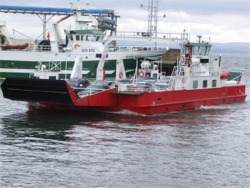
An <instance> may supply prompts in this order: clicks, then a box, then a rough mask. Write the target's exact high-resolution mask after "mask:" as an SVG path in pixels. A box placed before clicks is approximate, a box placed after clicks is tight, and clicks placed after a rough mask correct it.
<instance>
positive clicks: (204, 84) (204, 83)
mask: <svg viewBox="0 0 250 188" xmlns="http://www.w3.org/2000/svg"><path fill="white" fill-rule="evenodd" d="M203 88H207V80H203Z"/></svg>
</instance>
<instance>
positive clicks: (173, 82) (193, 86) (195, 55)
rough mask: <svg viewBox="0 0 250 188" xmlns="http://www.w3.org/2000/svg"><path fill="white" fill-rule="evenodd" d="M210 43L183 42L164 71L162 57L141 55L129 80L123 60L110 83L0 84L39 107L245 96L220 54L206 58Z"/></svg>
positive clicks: (162, 106)
mask: <svg viewBox="0 0 250 188" xmlns="http://www.w3.org/2000/svg"><path fill="white" fill-rule="evenodd" d="M210 48H211V44H210V43H208V42H203V41H201V40H200V38H199V41H198V42H195V43H192V42H185V43H183V44H182V47H181V55H180V60H179V61H177V66H175V67H174V69H173V71H172V74H171V75H168V76H166V75H164V73H162V72H161V62H148V61H145V62H142V63H141V67H140V69H138V70H136V71H135V72H136V74H135V76H134V78H133V79H131V80H129V79H127V80H125V79H124V78H125V77H124V70H123V68H121V67H122V66H120V68H119V66H117V67H118V68H117V73H116V74H117V75H118V76H117V80H116V81H115V82H114V83H112V82H110V81H105V80H97V81H95V82H94V83H92V84H90V85H89V83H88V81H87V80H81V81H80V82H79V81H78V84H76V85H74V86H73V85H72V80H71V82H69V81H65V80H45V79H17V78H7V79H6V80H5V81H4V82H3V84H2V86H1V88H2V91H3V95H4V97H5V98H8V99H12V100H21V101H28V102H29V104H32V105H37V104H39V106H42V107H49V108H52V107H54V108H62V109H63V108H68V109H78V110H93V111H105V112H120V111H131V112H134V113H138V114H146V115H151V114H160V113H166V112H171V111H179V110H191V109H195V108H199V107H201V106H213V105H222V104H230V103H238V102H244V101H245V98H246V88H245V87H246V86H245V84H244V83H242V81H241V74H240V73H236V72H226V71H223V69H222V65H221V58H220V57H219V58H218V59H216V60H214V61H211V60H210V59H209V52H210ZM80 62H81V61H80ZM76 63H77V62H76ZM76 63H75V64H76ZM117 64H119V63H117ZM80 67H81V66H80ZM119 70H121V71H119ZM73 77H77V76H72V78H73ZM79 83H80V84H79ZM87 85H89V86H87ZM112 85H113V86H112ZM86 86H87V87H86Z"/></svg>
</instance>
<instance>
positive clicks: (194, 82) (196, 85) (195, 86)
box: [193, 80, 198, 89]
mask: <svg viewBox="0 0 250 188" xmlns="http://www.w3.org/2000/svg"><path fill="white" fill-rule="evenodd" d="M193 88H194V89H196V88H198V80H194V81H193Z"/></svg>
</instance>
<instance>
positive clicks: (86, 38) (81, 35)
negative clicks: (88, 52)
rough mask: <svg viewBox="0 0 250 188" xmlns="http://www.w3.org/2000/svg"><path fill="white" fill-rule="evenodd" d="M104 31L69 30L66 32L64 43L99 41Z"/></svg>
mask: <svg viewBox="0 0 250 188" xmlns="http://www.w3.org/2000/svg"><path fill="white" fill-rule="evenodd" d="M103 37H104V33H103V32H101V31H98V30H71V31H70V32H68V33H66V43H67V44H68V43H75V42H80V43H81V42H101V41H102V40H103Z"/></svg>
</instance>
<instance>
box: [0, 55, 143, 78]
mask: <svg viewBox="0 0 250 188" xmlns="http://www.w3.org/2000/svg"><path fill="white" fill-rule="evenodd" d="M141 60H142V58H141V59H138V62H140V61H141ZM123 62H124V66H125V70H127V72H126V74H127V77H130V76H132V75H133V74H134V70H135V68H136V60H135V59H124V60H123ZM98 63H99V61H84V62H83V71H87V72H88V73H87V74H83V77H86V78H91V79H95V78H96V68H97V66H98ZM116 63H117V62H116V60H106V62H105V66H104V68H105V70H106V78H115V70H116ZM42 64H43V65H45V66H46V67H50V65H51V62H42ZM37 66H38V62H37V61H29V62H28V61H3V60H1V61H0V78H1V79H4V78H7V77H12V78H30V77H32V75H33V72H34V71H35V70H37ZM73 66H74V61H67V62H66V61H61V62H60V65H58V69H57V70H54V71H57V72H58V74H59V79H69V77H70V72H71V71H72V69H73ZM63 71H67V72H68V73H62V72H63Z"/></svg>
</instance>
